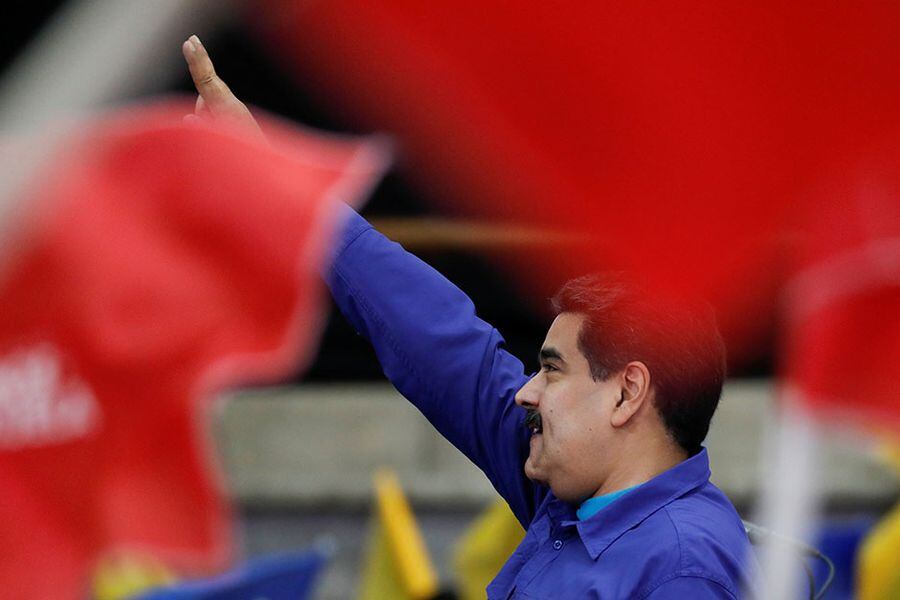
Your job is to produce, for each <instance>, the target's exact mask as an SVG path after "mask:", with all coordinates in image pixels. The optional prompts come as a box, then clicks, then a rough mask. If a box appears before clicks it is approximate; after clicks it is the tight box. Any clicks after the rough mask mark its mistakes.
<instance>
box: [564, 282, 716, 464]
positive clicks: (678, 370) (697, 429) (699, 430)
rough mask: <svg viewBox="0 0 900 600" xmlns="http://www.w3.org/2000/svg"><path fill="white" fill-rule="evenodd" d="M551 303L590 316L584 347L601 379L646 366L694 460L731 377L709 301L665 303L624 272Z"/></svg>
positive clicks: (662, 410) (580, 285) (579, 285)
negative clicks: (632, 366) (727, 374)
mask: <svg viewBox="0 0 900 600" xmlns="http://www.w3.org/2000/svg"><path fill="white" fill-rule="evenodd" d="M551 302H552V305H553V308H554V310H555V311H556V313H557V314H560V313H580V314H583V315H584V317H585V320H584V322H583V324H582V327H581V331H580V332H579V334H578V347H579V349H580V350H581V352H582V354H584V356H585V358H587V360H588V364H589V365H590V367H591V375H592V376H593V378H594V379H597V380H601V381H602V380H605V379H607V378H608V377H609V376H610V375H613V374H615V373H618V372H619V371H621V370H622V369H623V368H625V365H627V364H628V363H629V362H630V361H633V360H638V361H641V362H643V363H644V364H645V365H647V369H648V370H649V371H650V384H651V386H652V388H653V390H654V405H655V407H656V410H657V412H658V413H659V415H660V417H662V420H663V423H664V424H665V426H666V429H667V430H668V432H669V434H670V435H671V436H672V437H673V438H674V439H675V441H676V442H677V443H678V444H679V445H680V446H681V447H682V448H684V449H685V450H686V451H687V452H688V454H689V455H694V454H696V453H697V452H699V451H700V445H701V444H702V443H703V440H704V439H705V438H706V434H707V432H708V431H709V423H710V421H711V420H712V416H713V413H714V412H715V410H716V406H718V404H719V397H720V396H721V394H722V382H723V380H724V378H725V344H724V343H723V341H722V336H721V335H720V334H719V330H718V328H717V326H716V319H715V315H714V313H713V311H712V308H711V307H710V306H709V304H707V303H705V302H702V301H699V300H688V299H685V298H678V299H674V298H669V297H667V298H666V299H665V300H663V299H662V298H660V297H659V296H658V295H656V294H652V293H650V292H649V291H648V290H647V289H644V288H641V287H640V286H638V285H637V284H635V283H633V282H630V281H628V280H626V279H625V278H624V277H623V276H621V275H619V274H604V275H587V276H584V277H579V278H577V279H572V280H570V281H568V282H567V283H566V284H565V285H563V286H562V288H561V289H560V290H559V291H558V292H557V293H556V296H554V297H553V300H552V301H551Z"/></svg>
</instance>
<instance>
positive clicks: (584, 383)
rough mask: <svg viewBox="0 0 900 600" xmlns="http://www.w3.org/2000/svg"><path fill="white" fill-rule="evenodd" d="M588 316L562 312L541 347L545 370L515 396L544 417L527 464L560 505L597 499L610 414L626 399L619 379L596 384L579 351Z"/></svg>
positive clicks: (604, 471) (531, 475) (534, 435)
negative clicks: (560, 501)
mask: <svg viewBox="0 0 900 600" xmlns="http://www.w3.org/2000/svg"><path fill="white" fill-rule="evenodd" d="M583 321H584V316H583V315H581V314H577V313H562V314H561V315H559V316H558V317H556V320H554V321H553V324H552V325H551V326H550V330H549V331H548V332H547V337H546V339H545V340H544V345H543V347H542V348H541V358H540V362H541V370H540V372H538V374H537V375H535V376H534V377H533V378H532V379H531V380H530V381H529V382H528V383H526V384H525V385H524V386H523V387H522V389H520V390H519V391H518V392H517V393H516V404H518V405H519V406H521V407H523V408H526V409H530V410H535V411H537V412H538V413H539V414H540V417H541V418H540V421H541V429H540V432H539V433H538V432H534V433H532V436H531V442H530V444H531V449H530V452H529V454H528V460H527V461H526V462H525V474H526V475H527V476H528V478H529V479H532V480H534V481H538V482H541V483H544V484H547V485H549V486H550V488H551V489H552V490H553V493H554V494H555V495H556V496H557V497H558V498H560V499H561V500H564V501H568V502H580V501H581V500H584V499H585V498H588V497H590V496H593V495H594V494H595V493H596V491H597V490H598V489H599V488H600V486H601V484H602V483H603V480H604V479H605V477H606V474H607V471H608V469H607V467H606V466H605V465H606V464H607V462H608V460H609V459H608V454H609V449H610V443H611V437H612V431H613V429H612V426H611V424H610V415H611V413H612V410H613V408H614V407H615V404H616V401H617V400H618V399H619V397H620V395H621V387H620V385H619V384H618V377H615V376H613V377H609V378H608V379H607V380H606V381H595V380H594V379H593V378H592V377H591V371H590V366H589V365H588V361H587V358H585V356H584V355H583V354H582V353H581V350H580V349H579V348H578V333H579V332H580V331H581V324H582V322H583Z"/></svg>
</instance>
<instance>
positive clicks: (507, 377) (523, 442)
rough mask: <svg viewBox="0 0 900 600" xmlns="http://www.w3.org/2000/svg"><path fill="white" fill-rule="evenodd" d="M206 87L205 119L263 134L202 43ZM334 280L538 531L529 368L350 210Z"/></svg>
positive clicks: (442, 420)
mask: <svg viewBox="0 0 900 600" xmlns="http://www.w3.org/2000/svg"><path fill="white" fill-rule="evenodd" d="M182 52H183V53H184V57H185V60H186V61H187V63H188V68H189V69H190V72H191V77H192V79H193V81H194V85H195V87H196V88H197V92H198V93H199V97H198V98H197V105H196V113H197V114H196V115H191V117H192V118H209V119H212V120H215V121H220V120H221V121H226V122H229V123H232V124H237V125H239V126H244V127H247V128H249V129H250V130H252V131H254V132H256V133H258V134H259V135H262V133H261V132H260V130H259V127H258V126H257V124H256V121H255V120H254V119H253V116H252V115H251V114H250V111H249V110H248V109H247V107H246V105H244V103H243V102H241V101H240V100H239V99H238V98H236V97H235V95H234V94H233V93H232V92H231V90H230V89H229V88H228V86H227V85H226V84H225V82H224V81H222V79H221V78H220V77H219V76H218V75H217V74H216V72H215V69H214V68H213V64H212V60H211V59H210V57H209V54H208V53H207V52H206V49H205V48H204V47H203V44H202V43H201V42H200V40H199V39H197V37H196V36H191V38H190V39H188V40H187V41H185V42H184V44H183V45H182ZM346 213H347V214H346V216H345V224H344V229H343V232H342V236H341V238H340V241H339V244H338V247H337V249H336V254H335V259H334V264H333V266H332V269H331V270H330V272H329V274H328V276H327V281H328V285H329V287H330V288H331V292H332V295H333V296H334V299H335V301H336V302H337V305H338V307H339V308H340V310H341V312H342V313H343V314H344V316H345V317H346V318H347V319H348V320H349V321H350V323H351V324H353V326H354V327H355V328H356V330H357V331H358V332H359V333H360V334H362V335H363V336H365V337H366V338H367V339H368V340H369V341H370V342H371V343H372V345H373V346H374V347H375V352H376V353H377V355H378V359H379V360H380V361H381V366H382V368H383V370H384V373H385V374H386V375H387V377H388V378H389V379H390V380H391V382H392V383H393V384H394V385H395V386H396V387H397V389H398V390H399V391H400V393H402V394H403V395H404V396H405V397H406V398H407V399H409V400H410V401H411V402H412V403H413V404H415V405H416V407H418V408H419V410H420V411H422V413H423V414H424V415H425V416H426V417H427V418H428V420H429V421H431V423H432V424H433V425H434V426H435V427H436V428H437V429H438V431H440V432H441V433H442V434H443V435H444V437H446V438H447V439H448V440H450V442H451V443H452V444H453V445H454V446H456V447H457V448H459V449H460V450H461V451H462V452H463V453H464V454H465V455H466V456H468V457H469V458H470V459H471V460H472V461H473V462H474V463H475V464H476V465H478V467H480V468H481V470H482V471H484V472H485V474H486V475H487V476H488V478H489V479H490V480H491V483H493V485H494V487H495V488H496V489H497V491H498V492H500V494H501V495H502V496H503V497H504V498H505V499H506V500H507V502H509V505H510V507H511V508H512V510H513V513H515V515H516V516H517V517H518V518H519V521H521V522H522V524H523V526H526V527H527V525H528V523H529V522H530V521H531V517H532V516H533V514H534V510H535V506H536V504H537V503H538V500H539V499H541V498H542V497H543V495H544V493H545V491H544V489H543V488H539V487H536V486H534V485H533V484H531V482H530V481H529V480H528V479H527V478H526V477H525V473H524V471H523V465H524V463H525V458H526V457H527V455H528V433H527V431H526V430H525V428H524V427H522V421H523V420H524V417H525V413H524V411H523V410H522V409H520V408H518V407H517V406H516V405H515V402H514V401H513V397H514V395H515V393H516V391H517V390H518V389H519V388H520V387H521V386H522V385H524V384H525V382H526V381H527V377H526V376H525V374H524V371H523V367H522V363H521V362H520V361H519V360H518V359H516V358H515V357H513V356H512V355H511V354H509V353H508V352H506V351H505V350H504V349H503V344H504V342H503V338H502V337H501V336H500V334H499V333H498V332H497V330H495V329H494V328H492V327H491V326H490V325H488V324H487V323H485V322H484V321H482V320H481V319H479V318H478V317H477V316H475V308H474V306H472V302H471V300H469V298H468V297H467V296H466V295H465V294H463V293H462V291H460V290H459V288H457V287H456V286H454V285H453V284H452V283H450V282H449V281H447V280H446V279H445V278H444V277H443V276H441V275H440V274H439V273H438V272H437V271H435V270H434V269H432V268H431V267H429V266H428V265H426V264H425V263H424V262H422V261H421V260H419V259H418V258H416V257H415V256H413V255H412V254H409V253H408V252H406V251H405V250H404V249H403V248H402V247H400V246H399V245H398V244H395V243H394V242H391V241H390V240H388V239H387V238H385V237H384V236H383V235H381V234H380V233H378V232H377V231H375V230H374V229H373V228H372V226H371V225H369V223H368V222H366V221H365V219H363V218H362V217H360V216H359V215H358V214H356V213H355V212H354V211H353V210H352V209H350V208H349V207H346Z"/></svg>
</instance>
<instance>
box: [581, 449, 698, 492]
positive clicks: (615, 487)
mask: <svg viewBox="0 0 900 600" xmlns="http://www.w3.org/2000/svg"><path fill="white" fill-rule="evenodd" d="M629 446H631V447H629ZM687 458H688V455H687V452H685V451H684V450H682V449H681V447H680V446H678V445H677V444H674V443H671V442H670V440H669V439H668V437H667V438H666V440H665V441H662V442H657V443H650V444H648V443H646V442H642V443H640V444H628V445H625V446H623V447H622V448H621V452H620V453H618V458H617V459H616V460H614V461H613V467H612V470H611V471H610V472H609V474H608V475H607V477H606V479H604V480H603V483H602V484H601V486H600V487H599V488H598V489H597V491H596V492H595V493H594V494H593V497H597V496H603V495H605V494H611V493H613V492H618V491H620V490H624V489H628V488H630V487H634V486H636V485H640V484H642V483H644V482H645V481H650V480H651V479H653V478H654V477H656V476H657V475H659V474H660V473H664V472H665V471H668V470H669V469H671V468H672V467H674V466H675V465H677V464H679V463H681V462H683V461H685V460H687Z"/></svg>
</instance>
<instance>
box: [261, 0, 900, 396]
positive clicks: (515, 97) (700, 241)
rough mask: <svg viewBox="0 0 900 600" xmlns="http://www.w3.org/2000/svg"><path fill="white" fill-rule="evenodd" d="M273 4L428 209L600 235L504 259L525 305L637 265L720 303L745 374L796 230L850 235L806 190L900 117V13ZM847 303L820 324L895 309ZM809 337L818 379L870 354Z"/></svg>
mask: <svg viewBox="0 0 900 600" xmlns="http://www.w3.org/2000/svg"><path fill="white" fill-rule="evenodd" d="M250 4H253V5H258V4H259V2H257V3H250ZM264 5H265V6H266V10H257V11H252V15H251V16H254V17H255V18H256V19H257V20H258V21H260V23H261V26H262V27H261V29H262V31H264V32H265V33H266V34H270V39H272V40H273V47H275V48H276V51H277V52H278V53H279V54H280V55H282V54H286V55H287V56H288V57H289V58H290V59H291V60H292V61H293V64H294V65H295V68H296V70H297V73H298V74H299V79H300V81H301V82H303V84H304V85H306V86H308V89H310V91H311V93H312V94H316V93H319V94H321V95H323V96H324V97H327V98H328V99H329V101H330V102H331V103H338V104H339V105H340V113H341V114H344V115H346V114H350V115H354V116H355V118H356V119H358V120H360V121H362V122H363V123H365V124H366V126H368V127H377V128H383V129H387V130H390V131H396V132H398V134H399V137H400V139H401V142H402V144H403V147H404V148H405V150H406V152H405V153H404V158H405V161H406V164H404V165H401V167H405V168H406V170H407V172H408V174H409V175H410V177H411V178H412V180H413V181H414V183H415V184H416V185H418V186H419V187H421V188H422V190H423V196H424V197H428V198H431V199H433V200H436V201H438V202H441V203H442V204H443V208H444V209H445V210H450V211H459V212H466V213H470V214H476V215H486V216H493V217H496V218H501V219H504V220H511V221H515V222H520V223H521V222H526V223H528V224H530V225H537V226H542V225H543V226H550V227H552V228H554V229H563V230H568V231H573V232H578V233H588V234H591V235H593V236H594V241H593V242H592V243H591V244H590V245H589V246H588V247H577V248H572V247H567V248H563V249H561V250H560V251H556V252H551V251H549V250H548V249H547V248H546V247H541V248H540V249H539V250H538V251H536V252H533V253H530V254H529V253H526V252H523V251H522V249H521V248H516V249H515V255H514V256H507V257H504V258H505V259H506V260H507V262H508V263H509V264H510V265H512V266H513V267H515V268H516V269H517V272H518V274H519V275H520V277H519V279H520V281H522V282H523V283H524V284H525V285H526V286H530V287H533V288H534V287H537V288H538V289H539V290H540V293H538V294H533V296H534V297H537V298H545V297H546V296H547V294H548V292H549V293H552V291H551V290H550V289H547V288H550V287H552V286H553V285H554V283H553V282H555V281H558V280H559V279H560V278H561V277H566V276H570V275H571V274H575V273H582V272H587V271H592V270H597V269H601V270H603V269H609V268H623V269H627V270H635V271H638V272H643V273H644V275H645V276H646V277H647V278H648V279H649V280H650V283H651V284H655V285H656V286H657V287H658V289H660V290H664V291H668V292H673V293H675V294H682V293H686V292H700V293H701V294H703V295H705V296H707V297H708V298H710V299H711V300H712V301H713V302H714V304H716V306H717V308H718V309H719V312H720V316H721V321H722V323H721V324H722V327H723V330H724V333H725V334H726V338H727V339H728V341H729V342H731V343H730V344H729V355H730V360H731V361H732V362H737V363H740V362H741V355H742V354H744V353H745V352H749V353H750V354H751V355H752V354H753V353H755V352H757V350H755V347H757V346H760V345H762V344H764V343H767V342H768V341H769V336H770V335H771V332H772V331H773V329H774V326H775V325H774V321H775V318H776V309H777V298H778V297H779V294H778V291H779V288H780V286H782V285H784V282H785V279H786V278H787V277H789V276H790V272H791V269H792V265H793V264H794V262H795V261H794V259H793V253H794V252H795V251H796V250H797V248H796V244H797V241H798V238H802V236H803V235H804V233H805V232H809V233H810V235H813V236H818V235H821V236H822V238H821V241H822V243H823V244H828V243H830V242H831V241H832V240H840V239H843V238H844V237H846V236H847V235H849V234H851V232H852V230H853V228H854V226H853V225H852V223H853V222H854V219H856V218H857V216H858V215H857V212H858V210H859V207H858V206H856V205H855V204H854V203H853V202H850V203H848V202H846V200H847V197H844V196H842V197H836V196H835V195H834V194H830V193H828V192H827V191H826V192H825V193H824V195H822V196H821V197H820V198H818V201H821V202H828V203H829V204H830V205H831V216H829V217H826V219H828V220H829V221H830V224H829V225H823V226H822V227H818V226H812V225H809V224H806V223H803V222H802V221H801V222H799V223H798V219H797V216H798V214H801V215H802V214H805V215H814V214H815V212H814V211H813V212H809V213H803V212H802V208H801V207H800V206H799V205H800V204H801V203H800V202H799V201H798V199H799V198H801V197H807V196H809V194H810V193H811V188H812V186H814V185H815V184H816V183H817V182H820V181H822V180H823V178H825V177H826V176H828V175H829V174H830V173H831V171H832V169H833V168H834V165H836V164H841V165H845V164H849V163H850V162H852V159H854V158H856V157H859V156H861V153H862V152H863V151H864V149H865V148H867V147H869V146H870V143H871V140H873V139H878V138H881V137H882V136H884V132H886V131H897V125H898V124H900V112H898V111H897V106H898V105H900V78H898V77H897V76H896V74H897V72H898V71H900V45H898V44H897V43H896V38H897V36H896V32H897V30H898V27H900V5H898V4H895V3H875V2H868V3H853V4H852V5H851V4H835V3H832V4H828V5H827V6H825V5H821V4H811V3H785V2H775V1H763V2H752V3H747V2H743V3H739V2H733V3H722V2H719V1H707V2H700V3H696V2H694V3H691V4H690V7H686V6H685V5H684V4H683V3H675V2H669V3H666V2H653V3H646V2H631V3H624V4H623V3H615V2H585V3H570V4H569V5H567V6H566V7H565V9H564V10H561V9H560V8H559V7H558V6H556V5H554V4H552V3H547V2H518V3H515V4H509V3H484V2H439V1H438V2H428V3H421V2H403V1H401V2H392V3H390V4H389V5H382V4H379V5H374V4H372V3H367V2H362V1H360V0H336V1H333V2H319V3H298V2H290V1H288V0H266V2H265V3H264ZM248 12H249V11H248ZM893 206H894V207H896V202H894V204H893ZM876 212H878V213H879V214H882V213H886V212H890V207H888V208H887V209H882V208H880V209H878V211H876ZM896 214H897V211H896V208H894V211H893V213H892V215H893V216H896ZM802 218H805V217H801V219H802ZM880 218H884V216H882V217H880ZM847 227H849V228H850V229H849V230H844V228H847ZM841 244H842V243H841ZM841 247H845V246H843V245H841ZM847 249H849V247H847ZM822 256H823V257H824V256H825V255H824V254H822ZM547 280H549V281H547ZM542 286H543V287H542ZM883 292H885V293H887V292H886V290H883ZM880 293H881V292H879V294H880ZM845 300H846V302H848V303H850V304H847V305H843V304H842V305H841V306H843V308H839V306H838V305H833V306H832V307H831V308H830V309H829V310H833V311H838V310H842V311H843V310H847V311H851V312H853V313H854V314H857V315H859V316H862V315H866V314H868V315H869V317H867V319H868V322H867V323H865V324H864V323H859V324H852V323H851V321H850V320H849V317H848V315H847V314H845V313H843V312H842V313H841V314H840V315H838V314H834V315H832V316H830V317H829V318H828V320H829V321H830V322H832V324H831V325H829V326H828V327H832V326H837V324H838V323H843V325H841V327H843V328H846V329H847V330H848V331H849V330H856V331H858V332H861V331H863V330H866V331H867V330H868V328H869V327H871V328H876V329H877V328H878V327H879V324H882V323H884V322H886V321H887V320H888V319H889V318H890V315H891V313H889V312H885V311H886V310H887V309H889V308H892V307H893V304H892V302H893V301H891V300H887V299H884V298H881V296H879V297H878V298H874V297H872V298H870V297H863V296H860V297H858V298H857V299H855V300H851V299H850V298H849V297H848V298H846V299H845ZM894 320H895V321H896V319H894ZM815 323H819V325H821V323H822V321H821V319H816V320H814V321H813V320H811V321H808V322H807V325H803V326H802V327H804V330H805V328H806V327H807V326H810V327H811V326H813V325H814V324H815ZM884 324H886V323H884ZM797 326H798V327H800V325H799V324H797ZM882 331H883V334H884V335H887V331H886V330H882ZM808 334H809V335H806V334H804V335H803V336H801V337H802V339H804V340H806V341H808V342H809V343H813V341H815V348H808V349H804V350H802V351H800V352H809V353H810V354H809V355H808V356H807V360H808V361H811V362H812V363H815V364H818V365H820V368H824V365H826V364H827V363H828V361H829V360H831V358H836V357H837V356H838V355H841V356H844V355H845V354H853V355H855V356H868V351H867V350H866V348H867V344H866V343H865V342H866V339H868V338H867V336H862V335H861V334H860V333H857V334H853V335H844V334H841V335H838V334H837V333H834V335H832V334H829V339H833V340H834V341H836V340H837V339H838V338H840V340H841V341H840V343H839V345H838V346H835V348H834V352H836V353H837V354H836V355H834V357H830V358H829V359H828V360H826V359H825V356H824V355H822V356H821V357H820V358H813V356H818V355H819V353H824V352H826V350H825V346H823V345H822V343H824V342H825V340H824V339H823V336H825V333H824V331H821V332H819V333H815V334H814V333H813V332H812V331H811V330H810V331H808ZM878 339H882V337H881V335H879V336H878ZM850 342H853V346H852V348H853V350H850V349H849V347H843V348H841V347H840V345H842V344H848V343H850ZM878 347H886V346H884V345H879V346H878ZM892 347H893V346H892ZM827 352H831V351H830V350H829V351H827ZM794 356H799V354H797V353H795V354H794ZM884 356H885V358H886V357H888V356H890V357H895V356H896V355H895V354H892V353H887V354H885V355H884ZM801 362H802V361H801ZM840 363H841V364H850V362H848V361H846V360H845V361H840ZM792 364H796V365H797V367H796V368H801V367H800V366H799V365H800V364H801V363H792ZM803 364H805V363H803ZM879 364H880V363H879ZM894 364H896V362H895V363H894ZM791 368H792V369H794V368H795V367H791ZM811 368H812V367H810V366H808V365H807V366H804V367H802V369H803V370H804V372H806V371H807V370H809V369H811ZM832 368H833V369H836V370H835V371H833V373H834V377H845V379H846V382H847V383H849V380H850V379H852V377H850V376H849V373H848V372H846V371H844V370H843V369H842V368H841V367H840V366H832ZM893 371H894V372H896V368H894V369H893ZM838 373H840V374H838ZM803 377H804V378H806V375H804V376H803ZM817 377H818V376H817ZM821 381H822V385H823V386H824V382H825V380H824V379H822V380H821ZM879 381H881V383H882V384H884V386H883V390H885V391H886V390H888V389H893V390H894V391H896V390H897V386H896V385H893V387H892V386H891V385H889V384H888V383H889V382H888V380H887V379H880V380H879ZM822 392H823V393H824V392H825V390H824V389H823V390H822ZM859 397H860V399H861V400H860V401H861V402H863V403H865V402H867V400H865V397H862V396H859ZM879 397H880V396H879ZM885 400H886V399H885ZM877 404H878V405H880V406H883V407H887V406H888V405H887V404H886V403H884V402H883V400H879V401H877ZM891 410H893V414H896V408H893V409H891Z"/></svg>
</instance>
